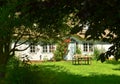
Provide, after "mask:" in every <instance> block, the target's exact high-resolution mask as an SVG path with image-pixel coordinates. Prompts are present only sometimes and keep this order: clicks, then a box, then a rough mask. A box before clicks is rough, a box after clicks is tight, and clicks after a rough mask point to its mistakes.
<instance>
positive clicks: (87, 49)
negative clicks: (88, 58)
mask: <svg viewBox="0 0 120 84" xmlns="http://www.w3.org/2000/svg"><path fill="white" fill-rule="evenodd" d="M83 51H84V52H93V44H92V43H84V44H83Z"/></svg>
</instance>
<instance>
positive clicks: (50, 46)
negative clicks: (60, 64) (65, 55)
mask: <svg viewBox="0 0 120 84" xmlns="http://www.w3.org/2000/svg"><path fill="white" fill-rule="evenodd" d="M42 48H43V49H42V52H43V53H52V52H53V51H54V50H55V48H54V45H53V44H46V45H43V46H42Z"/></svg>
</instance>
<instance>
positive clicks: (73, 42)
mask: <svg viewBox="0 0 120 84" xmlns="http://www.w3.org/2000/svg"><path fill="white" fill-rule="evenodd" d="M85 32H86V29H83V31H81V32H78V33H77V36H79V38H82V39H79V38H77V37H75V36H71V37H70V42H69V44H68V53H67V54H66V56H64V59H65V60H72V58H73V55H74V54H76V48H78V49H79V50H80V51H81V55H83V56H86V55H87V56H88V55H90V56H91V55H93V53H94V50H95V49H96V48H97V49H98V50H100V51H101V52H105V51H107V50H108V48H109V47H110V46H111V45H112V44H110V43H108V42H100V41H92V40H91V41H86V40H85V39H84V37H85ZM19 44H21V43H18V45H19ZM29 45H30V43H25V44H22V45H21V46H18V47H17V49H18V50H22V49H24V48H26V47H27V46H29ZM13 46H14V43H13V44H12V47H13ZM56 47H57V45H56V44H55V43H48V44H43V43H40V42H39V43H37V44H32V45H31V46H30V47H29V48H28V49H26V50H24V51H16V56H18V57H24V56H28V58H29V59H30V60H31V61H44V60H52V59H53V57H54V53H53V52H54V51H55V50H56Z"/></svg>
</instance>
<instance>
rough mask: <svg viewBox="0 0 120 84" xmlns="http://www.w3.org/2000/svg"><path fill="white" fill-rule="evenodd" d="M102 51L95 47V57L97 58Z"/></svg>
mask: <svg viewBox="0 0 120 84" xmlns="http://www.w3.org/2000/svg"><path fill="white" fill-rule="evenodd" d="M100 53H101V51H100V50H99V49H98V48H95V49H94V53H93V56H94V59H95V60H97V59H98V57H99V55H100Z"/></svg>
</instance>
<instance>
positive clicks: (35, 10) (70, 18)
mask: <svg viewBox="0 0 120 84" xmlns="http://www.w3.org/2000/svg"><path fill="white" fill-rule="evenodd" d="M119 4H120V1H119V0H0V77H1V72H2V71H1V70H2V69H1V68H3V66H6V64H7V62H8V60H9V59H10V58H11V57H12V56H14V52H15V51H16V50H17V49H16V46H18V45H17V43H18V42H19V40H21V39H23V38H24V37H25V36H26V35H27V38H26V41H24V42H23V43H26V42H28V41H32V40H34V41H35V40H37V39H49V38H54V39H57V38H61V37H63V36H65V35H69V34H74V33H77V32H79V31H80V30H82V28H83V27H84V26H85V25H88V30H87V32H86V38H87V39H95V40H102V41H108V42H110V43H112V44H113V46H111V47H110V48H109V50H108V51H107V52H105V53H104V55H103V56H102V58H100V59H103V58H104V59H103V61H104V60H105V59H106V58H107V57H108V56H110V55H114V56H115V57H116V60H118V58H119V56H120V55H119V50H120V48H119V46H120V33H119V30H120V29H119V27H120V24H119V21H120V5H119ZM106 30H108V31H109V32H107V33H106V32H105V31H106ZM33 38H34V39H33ZM13 40H14V42H15V44H14V47H13V48H12V49H11V43H12V42H13ZM21 44H22V43H21ZM28 47H29V46H28Z"/></svg>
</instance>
